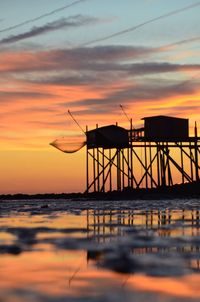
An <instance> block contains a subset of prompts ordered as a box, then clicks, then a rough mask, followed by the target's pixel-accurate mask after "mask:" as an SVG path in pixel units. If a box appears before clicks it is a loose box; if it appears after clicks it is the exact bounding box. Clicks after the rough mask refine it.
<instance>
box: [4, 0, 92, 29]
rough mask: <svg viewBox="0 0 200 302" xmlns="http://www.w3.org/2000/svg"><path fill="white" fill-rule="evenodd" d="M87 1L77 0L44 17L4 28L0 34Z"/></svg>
mask: <svg viewBox="0 0 200 302" xmlns="http://www.w3.org/2000/svg"><path fill="white" fill-rule="evenodd" d="M85 1H88V0H76V1H74V2H72V3H70V4H67V5H64V6H62V7H59V8H57V9H54V10H52V11H50V12H48V13H45V14H43V15H40V16H38V17H35V18H32V19H29V20H26V21H23V22H21V23H18V24H15V25H13V26H10V27H6V28H3V29H1V30H0V33H3V32H7V31H10V30H13V29H16V28H18V27H21V26H23V25H27V24H30V23H32V22H35V21H38V20H40V19H43V18H46V17H49V16H51V15H54V14H56V13H59V12H61V11H63V10H65V9H67V8H69V7H71V6H74V5H77V4H79V3H81V2H85Z"/></svg>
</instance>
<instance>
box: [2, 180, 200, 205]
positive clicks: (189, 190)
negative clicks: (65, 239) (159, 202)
mask: <svg viewBox="0 0 200 302" xmlns="http://www.w3.org/2000/svg"><path fill="white" fill-rule="evenodd" d="M176 198H181V199H184V198H189V199H190V198H200V181H195V182H193V183H185V184H176V185H173V186H168V187H167V186H165V187H159V188H149V189H132V188H125V189H124V190H123V191H112V192H91V193H81V192H78V193H39V194H24V193H17V194H2V195H0V201H1V200H13V199H17V200H25V199H32V200H36V199H89V200H91V199H93V200H99V199H101V200H104V199H105V200H135V199H143V200H144V199H176Z"/></svg>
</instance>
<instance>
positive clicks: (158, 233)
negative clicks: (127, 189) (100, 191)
mask: <svg viewBox="0 0 200 302" xmlns="http://www.w3.org/2000/svg"><path fill="white" fill-rule="evenodd" d="M68 301H70V302H86V301H87V302H101V301H102V302H129V301H136V302H143V301H145V302H158V301H159V302H178V301H182V302H184V301H185V302H188V301H189V302H190V301H192V302H197V301H198V302H199V301H200V199H198V198H197V199H194V198H193V199H173V200H164V199H163V200H162V198H160V199H159V200H126V201H124V200H123V201H119V200H116V201H115V200H112V201H108V200H87V198H86V199H83V198H80V199H78V198H76V199H45V198H44V199H40V200H39V199H34V200H33V199H25V200H16V199H13V200H1V201H0V302H68Z"/></svg>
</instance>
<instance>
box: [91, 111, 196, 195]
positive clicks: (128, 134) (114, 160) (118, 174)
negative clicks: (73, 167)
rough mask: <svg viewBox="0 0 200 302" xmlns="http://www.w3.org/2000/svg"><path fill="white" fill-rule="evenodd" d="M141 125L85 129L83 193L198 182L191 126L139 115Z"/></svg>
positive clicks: (184, 121)
mask: <svg viewBox="0 0 200 302" xmlns="http://www.w3.org/2000/svg"><path fill="white" fill-rule="evenodd" d="M142 120H143V122H144V126H143V127H141V128H138V129H135V128H134V127H133V123H132V120H130V129H125V128H122V127H120V126H118V125H117V124H116V125H108V126H104V127H98V125H96V128H95V129H92V130H89V129H88V128H86V132H85V134H86V193H89V192H108V191H110V192H111V191H114V190H116V191H125V190H129V189H130V190H132V189H141V188H143V189H150V188H159V187H167V186H173V185H174V184H176V183H181V184H184V183H192V182H194V181H198V180H199V170H200V166H199V156H200V143H199V141H200V137H198V134H197V125H196V123H195V128H194V136H189V121H188V119H184V118H177V117H171V116H162V115H160V116H152V117H144V118H143V119H142Z"/></svg>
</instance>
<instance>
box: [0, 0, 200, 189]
mask: <svg viewBox="0 0 200 302" xmlns="http://www.w3.org/2000/svg"><path fill="white" fill-rule="evenodd" d="M199 17H200V1H195V0H177V1H174V0H168V1H166V0H124V1H121V0H101V1H100V0H77V1H73V0H57V1H53V0H35V1H31V0H20V1H13V0H0V73H1V77H0V84H1V85H0V104H1V110H0V156H1V157H0V167H1V174H0V194H8V193H12V194H13V193H30V194H32V193H45V192H48V193H61V192H79V191H84V189H85V173H86V172H85V165H86V163H85V153H86V152H85V148H82V149H81V150H80V151H79V152H77V153H74V154H65V153H62V152H60V151H58V150H56V149H55V148H53V147H52V146H51V145H50V143H51V142H52V141H54V140H55V139H57V138H60V137H67V138H69V141H73V140H80V141H81V140H84V135H83V134H82V132H81V130H80V129H79V127H78V126H77V125H76V124H75V123H74V121H73V120H72V119H71V117H70V116H69V114H68V113H67V112H68V110H70V111H71V112H72V113H73V115H74V116H75V117H76V119H77V120H78V122H79V124H80V125H81V127H82V128H84V129H85V127H86V125H87V126H88V128H89V129H93V128H95V127H96V124H98V125H99V126H104V125H108V124H115V123H116V122H118V124H119V125H121V126H123V127H125V128H128V127H129V125H128V121H127V119H126V117H125V115H124V114H123V112H122V110H121V108H120V104H122V105H123V108H124V110H125V111H126V114H127V115H128V116H129V117H131V118H132V119H133V124H134V126H135V127H137V126H138V127H139V126H141V125H142V121H141V119H142V118H143V117H146V116H152V115H170V116H177V117H183V118H184V117H186V118H189V120H190V132H191V135H193V127H194V123H195V121H197V123H198V122H200V118H199V106H200V102H199V97H200V91H199V90H200V88H199V82H200V62H199V58H200V48H199V42H200V33H199V20H200V18H199Z"/></svg>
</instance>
